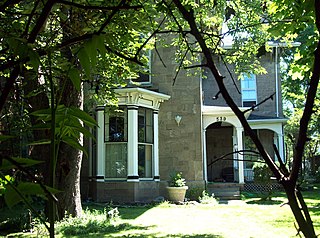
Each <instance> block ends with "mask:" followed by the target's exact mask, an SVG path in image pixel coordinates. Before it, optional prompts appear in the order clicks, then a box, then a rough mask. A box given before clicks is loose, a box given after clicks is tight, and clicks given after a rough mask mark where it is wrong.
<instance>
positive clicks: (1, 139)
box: [0, 135, 15, 141]
mask: <svg viewBox="0 0 320 238" xmlns="http://www.w3.org/2000/svg"><path fill="white" fill-rule="evenodd" d="M12 138H15V136H10V135H0V141H6V140H9V139H12Z"/></svg>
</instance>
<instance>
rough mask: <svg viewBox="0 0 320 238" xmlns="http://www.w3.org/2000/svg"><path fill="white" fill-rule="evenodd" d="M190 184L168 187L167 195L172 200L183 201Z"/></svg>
mask: <svg viewBox="0 0 320 238" xmlns="http://www.w3.org/2000/svg"><path fill="white" fill-rule="evenodd" d="M187 189H188V186H183V187H167V197H168V200H169V201H171V202H183V201H184V198H185V196H186V191H187Z"/></svg>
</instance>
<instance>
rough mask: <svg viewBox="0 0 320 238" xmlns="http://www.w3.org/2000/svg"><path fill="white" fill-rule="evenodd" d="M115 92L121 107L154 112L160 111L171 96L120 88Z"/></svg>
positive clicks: (143, 90) (140, 89)
mask: <svg viewBox="0 0 320 238" xmlns="http://www.w3.org/2000/svg"><path fill="white" fill-rule="evenodd" d="M114 91H115V93H117V94H118V100H119V102H118V104H119V105H136V106H139V107H146V108H151V109H154V110H159V108H160V103H162V102H164V101H166V100H169V99H170V96H169V95H166V94H163V93H158V92H154V91H150V90H148V89H144V88H119V89H115V90H114Z"/></svg>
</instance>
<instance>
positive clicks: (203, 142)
mask: <svg viewBox="0 0 320 238" xmlns="http://www.w3.org/2000/svg"><path fill="white" fill-rule="evenodd" d="M200 57H201V56H200ZM200 60H201V58H200ZM199 80H200V103H201V104H200V108H201V109H200V110H201V128H200V129H201V149H202V166H203V169H202V170H203V171H202V174H203V180H204V181H205V184H206V183H207V182H208V175H207V148H206V143H207V142H206V139H205V138H206V137H205V136H206V131H205V128H203V103H204V98H203V97H204V95H203V90H202V71H201V72H200V78H199Z"/></svg>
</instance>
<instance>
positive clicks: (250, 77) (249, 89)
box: [241, 74, 257, 104]
mask: <svg viewBox="0 0 320 238" xmlns="http://www.w3.org/2000/svg"><path fill="white" fill-rule="evenodd" d="M242 76H243V79H242V80H241V93H242V102H243V104H245V102H246V101H255V102H256V101H257V86H256V76H255V75H254V74H243V75H242Z"/></svg>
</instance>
